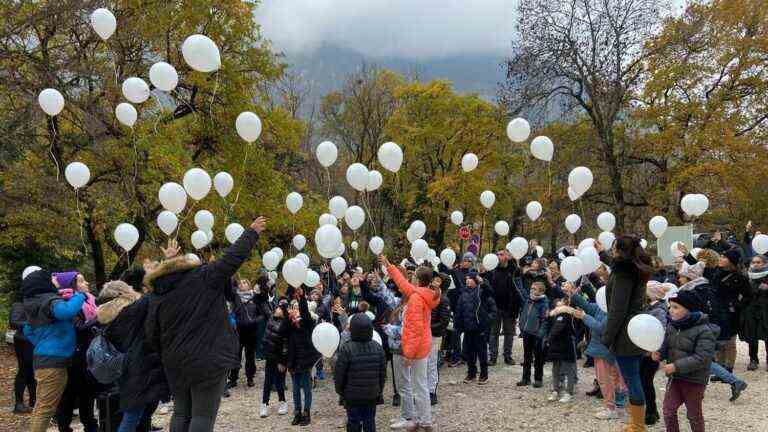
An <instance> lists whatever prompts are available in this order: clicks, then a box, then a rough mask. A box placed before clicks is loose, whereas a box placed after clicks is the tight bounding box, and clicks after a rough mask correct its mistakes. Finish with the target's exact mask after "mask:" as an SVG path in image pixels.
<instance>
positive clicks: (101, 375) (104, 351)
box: [86, 332, 126, 384]
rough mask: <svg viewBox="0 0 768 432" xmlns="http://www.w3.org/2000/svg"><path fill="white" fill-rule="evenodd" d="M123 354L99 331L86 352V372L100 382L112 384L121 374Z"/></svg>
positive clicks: (123, 363) (123, 364) (123, 361)
mask: <svg viewBox="0 0 768 432" xmlns="http://www.w3.org/2000/svg"><path fill="white" fill-rule="evenodd" d="M125 361H126V358H125V354H124V353H122V352H120V351H118V350H117V348H115V346H114V345H112V343H111V342H110V341H109V340H107V338H106V337H104V334H103V333H102V332H99V333H98V334H97V335H96V337H95V338H94V339H93V341H92V342H91V346H89V347H88V352H87V353H86V362H87V365H88V372H90V373H91V375H93V377H94V378H96V380H97V381H98V382H100V383H101V384H112V383H114V382H116V381H117V380H118V379H119V378H120V376H121V375H122V374H123V367H124V366H125Z"/></svg>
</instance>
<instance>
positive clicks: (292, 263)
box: [282, 258, 307, 288]
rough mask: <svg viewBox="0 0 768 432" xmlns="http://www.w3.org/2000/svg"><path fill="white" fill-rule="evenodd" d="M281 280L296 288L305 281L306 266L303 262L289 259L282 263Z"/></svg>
mask: <svg viewBox="0 0 768 432" xmlns="http://www.w3.org/2000/svg"><path fill="white" fill-rule="evenodd" d="M282 270H283V279H285V281H286V282H288V285H290V286H292V287H294V288H298V287H300V286H301V285H302V284H304V282H306V281H307V266H306V265H304V261H302V260H300V259H296V258H291V259H289V260H288V261H286V262H284V263H283V269H282Z"/></svg>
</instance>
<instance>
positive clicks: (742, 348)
mask: <svg viewBox="0 0 768 432" xmlns="http://www.w3.org/2000/svg"><path fill="white" fill-rule="evenodd" d="M515 345H516V346H515V348H516V350H515V358H516V359H517V360H520V359H522V353H521V352H520V350H519V349H520V348H521V347H520V346H519V343H518V341H516V342H515ZM746 349H747V346H746V344H743V343H739V358H738V361H737V365H736V371H737V374H738V375H739V376H740V377H741V378H743V379H744V380H746V381H747V382H748V383H749V389H747V391H746V392H744V393H743V395H742V397H741V399H739V400H738V401H737V402H736V403H735V404H734V403H730V402H728V397H729V396H730V388H729V387H728V386H726V385H723V384H711V385H710V386H709V388H708V389H707V393H706V398H705V402H704V413H705V418H706V424H707V431H708V432H726V431H727V432H731V431H734V430H738V431H739V432H758V431H760V432H765V431H768V405H767V404H766V403H767V402H768V372H766V370H765V364H764V363H761V368H760V370H759V371H756V372H746V365H747V353H746ZM761 352H764V351H762V346H761ZM2 355H3V356H2V357H4V358H5V360H6V361H4V362H3V371H2V372H3V373H2V374H0V378H1V379H2V382H1V383H0V384H1V389H2V391H1V392H0V394H2V395H3V396H4V397H2V399H3V402H5V403H6V405H5V406H6V408H5V409H4V410H2V411H1V412H0V431H20V430H25V429H26V428H25V427H24V426H23V425H24V424H25V423H26V422H25V421H24V420H26V419H25V417H22V416H15V415H13V414H11V412H10V411H11V407H10V399H11V398H10V397H7V396H6V395H9V393H10V392H11V385H12V380H11V378H12V376H13V372H14V369H13V368H14V367H15V364H12V363H11V362H10V361H8V360H10V359H8V358H7V357H8V356H9V355H11V356H12V355H13V353H12V351H10V350H7V349H6V350H3V351H2ZM580 363H581V362H580ZM259 366H260V367H261V366H263V363H259ZM548 371H549V365H547V366H545V388H541V389H534V388H531V387H527V388H524V389H519V388H518V387H515V382H517V381H518V380H519V379H520V375H521V367H520V366H501V365H499V366H496V367H492V368H491V373H490V383H489V384H488V385H486V386H484V387H480V386H478V385H465V384H463V383H462V382H461V380H462V379H463V377H464V374H465V372H466V370H465V369H464V368H455V369H451V368H447V367H446V368H443V369H441V371H440V372H441V380H442V381H441V383H440V387H439V389H438V394H439V398H440V404H439V405H437V406H436V407H433V408H434V416H435V419H436V421H437V424H438V428H439V429H438V430H440V431H444V432H449V431H450V432H453V431H456V432H458V431H541V430H546V431H551V432H558V431H562V432H566V431H567V432H578V431H619V430H621V426H622V421H621V420H614V421H601V420H596V419H595V418H594V417H593V414H594V413H595V412H596V411H597V410H598V409H599V408H600V407H601V406H600V404H599V402H598V401H597V400H595V399H592V398H588V397H587V396H585V395H584V392H585V391H587V390H589V389H590V388H591V383H592V379H593V378H594V369H579V384H578V387H577V390H578V393H577V396H576V398H575V400H574V402H572V403H570V404H567V405H563V404H559V403H549V402H547V401H546V398H547V396H548V393H549V390H548V388H547V387H546V386H548V385H549V383H550V377H549V374H548ZM260 375H261V371H259V373H258V374H257V382H256V387H253V388H247V387H246V386H245V385H244V383H243V382H242V380H243V378H241V384H240V386H238V387H237V388H235V389H233V390H232V397H230V398H229V399H225V400H224V401H223V402H222V406H221V410H220V412H219V417H218V420H217V423H216V429H215V430H216V431H220V432H225V431H226V432H251V431H265V432H266V431H269V432H277V431H291V430H302V429H303V430H304V431H317V432H320V431H323V432H324V431H332V430H343V427H344V423H345V421H346V420H345V419H346V417H345V413H344V410H343V408H342V407H340V406H338V404H337V401H338V398H337V397H336V395H335V393H334V391H333V385H332V381H331V380H328V379H326V381H324V382H321V383H320V384H319V386H318V388H317V389H316V390H315V392H314V395H313V396H314V402H313V408H312V416H313V417H312V425H311V426H308V427H305V428H299V427H296V426H290V421H291V414H290V413H289V415H287V416H278V415H277V414H276V405H275V403H274V402H273V404H272V405H271V408H272V413H271V415H270V416H269V417H268V418H266V419H260V418H259V414H258V410H259V404H260V402H261V376H260ZM664 384H665V379H664V378H663V377H662V375H661V374H658V375H657V380H656V385H657V388H658V389H659V392H658V398H659V401H661V399H662V398H663V395H664ZM288 387H289V391H288V394H287V398H288V401H289V405H291V402H290V401H291V393H290V379H289V383H288ZM385 394H386V395H388V397H387V399H388V400H391V394H392V391H391V389H390V388H389V387H388V388H387V390H386V393H385ZM274 397H275V395H274V394H273V398H274ZM291 410H292V405H291ZM398 414H399V410H398V409H397V408H393V407H392V406H390V405H386V406H380V407H379V409H378V415H377V424H378V430H380V431H387V430H389V422H390V420H391V419H394V418H396V417H397V416H398ZM19 420H22V421H19ZM169 420H170V415H156V416H155V423H156V424H158V425H167V423H168V421H169ZM680 420H681V425H682V430H689V429H688V426H687V421H686V419H685V414H684V409H681V411H680ZM73 427H74V429H75V430H76V431H78V430H81V429H79V427H80V425H79V424H78V423H77V420H75V422H73ZM50 430H51V431H55V430H56V429H55V428H51V429H50ZM166 430H167V427H166ZM649 430H651V431H662V430H664V427H663V425H657V426H656V427H653V428H650V429H649Z"/></svg>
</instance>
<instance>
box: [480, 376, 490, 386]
mask: <svg viewBox="0 0 768 432" xmlns="http://www.w3.org/2000/svg"><path fill="white" fill-rule="evenodd" d="M477 384H478V385H486V384H488V377H480V379H479V380H477Z"/></svg>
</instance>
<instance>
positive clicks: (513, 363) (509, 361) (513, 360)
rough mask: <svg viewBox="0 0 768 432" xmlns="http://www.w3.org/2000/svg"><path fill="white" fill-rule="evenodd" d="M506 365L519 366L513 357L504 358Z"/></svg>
mask: <svg viewBox="0 0 768 432" xmlns="http://www.w3.org/2000/svg"><path fill="white" fill-rule="evenodd" d="M504 364H505V365H507V366H514V365H516V364H517V362H515V359H513V358H512V357H504Z"/></svg>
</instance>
